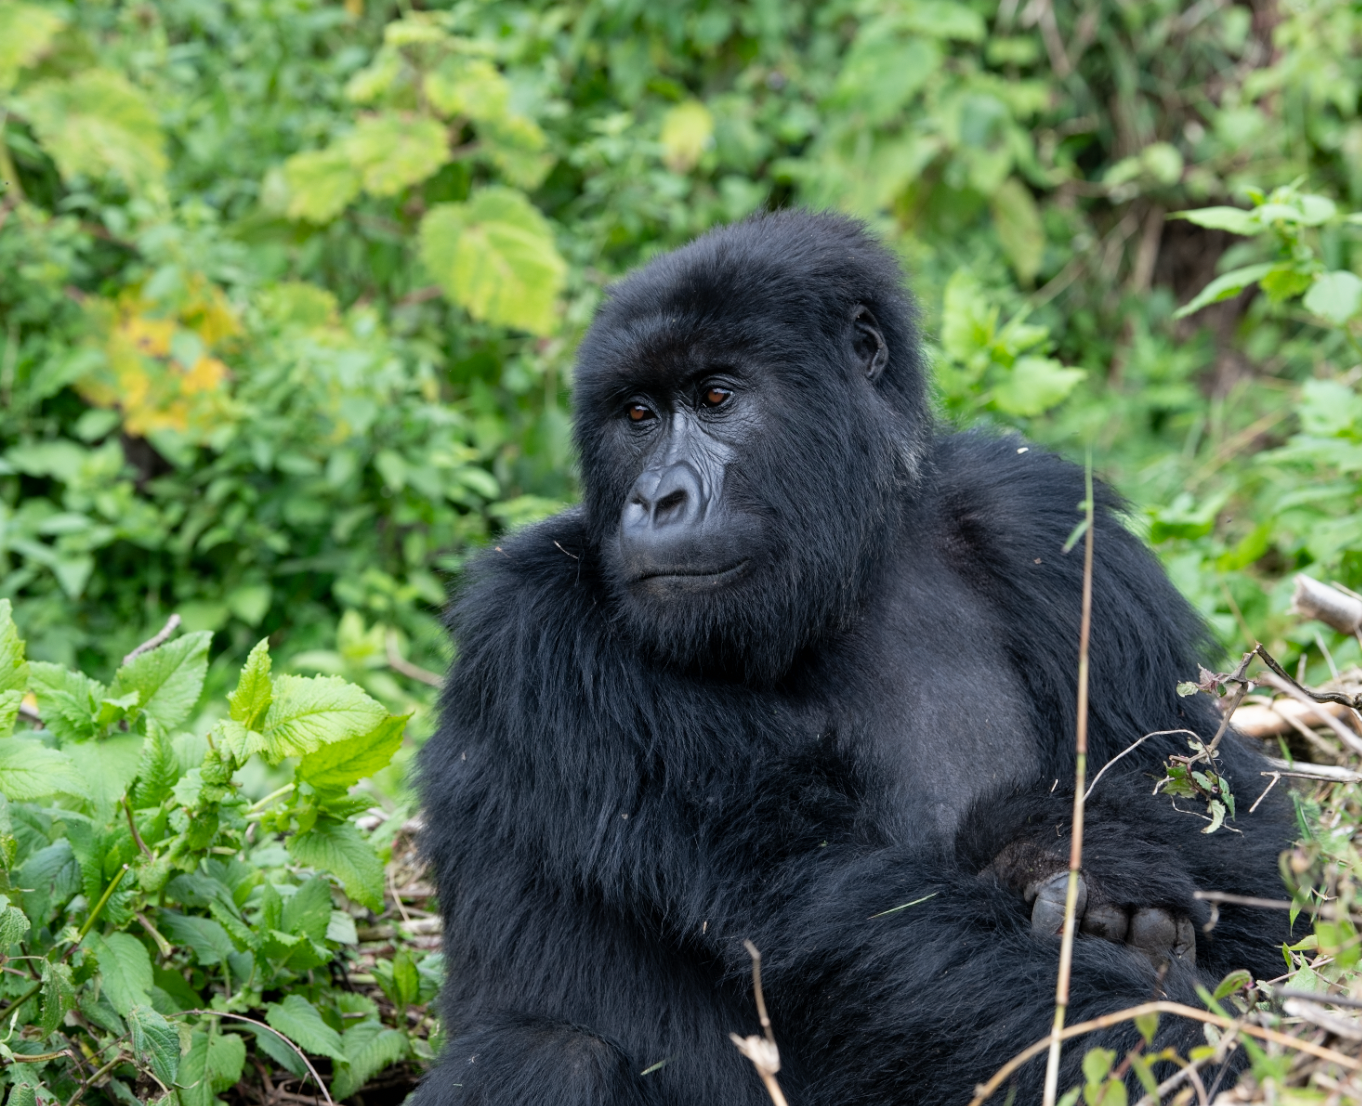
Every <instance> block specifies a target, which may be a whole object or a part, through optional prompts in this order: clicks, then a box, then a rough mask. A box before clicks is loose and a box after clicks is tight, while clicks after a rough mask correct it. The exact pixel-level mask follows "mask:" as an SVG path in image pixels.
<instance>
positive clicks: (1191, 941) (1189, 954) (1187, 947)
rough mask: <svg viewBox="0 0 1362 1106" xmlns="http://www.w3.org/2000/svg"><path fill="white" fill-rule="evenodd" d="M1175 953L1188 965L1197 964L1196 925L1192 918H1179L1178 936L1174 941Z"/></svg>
mask: <svg viewBox="0 0 1362 1106" xmlns="http://www.w3.org/2000/svg"><path fill="white" fill-rule="evenodd" d="M1173 955H1174V956H1176V957H1177V958H1178V959H1179V960H1181V961H1182V962H1183V963H1184V964H1186V965H1187V966H1188V967H1195V966H1196V927H1195V926H1194V925H1192V919H1191V918H1185V917H1184V918H1179V919H1178V932H1177V937H1176V939H1175V940H1174V941H1173Z"/></svg>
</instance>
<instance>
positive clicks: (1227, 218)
mask: <svg viewBox="0 0 1362 1106" xmlns="http://www.w3.org/2000/svg"><path fill="white" fill-rule="evenodd" d="M1169 218H1170V219H1186V220H1187V221H1188V222H1189V223H1195V224H1196V225H1197V226H1199V227H1208V228H1209V229H1211V230H1227V231H1229V232H1230V233H1231V234H1242V235H1246V236H1251V235H1254V234H1257V233H1258V232H1259V231H1260V230H1262V229H1263V226H1262V224H1261V223H1260V222H1259V221H1258V217H1257V215H1256V214H1255V213H1254V212H1252V211H1245V210H1244V209H1243V208H1239V207H1202V208H1197V209H1196V210H1195V211H1175V212H1173V214H1172V215H1170V216H1169Z"/></svg>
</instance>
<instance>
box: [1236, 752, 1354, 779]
mask: <svg viewBox="0 0 1362 1106" xmlns="http://www.w3.org/2000/svg"><path fill="white" fill-rule="evenodd" d="M1263 759H1264V760H1266V761H1267V762H1268V764H1270V765H1272V769H1273V770H1272V771H1271V772H1263V773H1261V775H1264V776H1272V775H1275V774H1277V773H1278V772H1280V773H1281V774H1282V775H1283V776H1291V777H1294V778H1296V779H1302V780H1328V781H1329V782H1330V783H1362V772H1354V771H1353V770H1352V769H1351V768H1340V767H1339V766H1338V765H1336V764H1311V763H1309V762H1308V761H1302V760H1298V761H1296V762H1295V763H1292V762H1290V761H1286V760H1279V759H1278V758H1276V757H1264V758H1263Z"/></svg>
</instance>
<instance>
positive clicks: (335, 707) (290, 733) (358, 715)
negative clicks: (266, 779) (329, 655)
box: [262, 676, 388, 764]
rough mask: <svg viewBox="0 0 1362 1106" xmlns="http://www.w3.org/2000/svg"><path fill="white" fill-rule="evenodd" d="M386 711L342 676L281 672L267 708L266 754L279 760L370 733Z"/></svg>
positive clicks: (265, 728)
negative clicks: (300, 674)
mask: <svg viewBox="0 0 1362 1106" xmlns="http://www.w3.org/2000/svg"><path fill="white" fill-rule="evenodd" d="M387 716H388V712H387V711H386V710H384V709H383V707H382V706H380V705H379V704H378V703H377V702H375V701H374V700H373V699H371V698H370V697H369V696H368V695H366V694H365V693H364V692H363V691H362V690H360V689H359V688H358V687H356V686H355V685H354V684H352V683H347V682H346V681H345V680H343V679H341V678H340V677H339V676H280V677H278V678H277V679H276V680H275V681H274V697H273V700H272V701H271V703H270V706H269V710H268V711H267V712H266V713H265V724H264V729H263V731H262V733H263V735H264V738H265V740H266V742H267V743H268V744H267V748H266V750H265V758H266V759H267V760H269V761H270V762H271V763H273V764H277V763H278V762H279V761H280V760H282V759H283V758H284V757H288V756H302V755H304V754H306V753H310V752H312V751H313V750H315V749H319V748H320V747H321V746H323V745H326V744H329V743H330V742H333V741H343V740H344V739H345V738H347V737H354V736H356V735H358V734H365V733H369V732H370V731H371V730H373V729H374V727H375V726H377V725H378V724H379V723H380V722H381V721H383V719H384V718H386V717H387Z"/></svg>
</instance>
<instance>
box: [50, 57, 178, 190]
mask: <svg viewBox="0 0 1362 1106" xmlns="http://www.w3.org/2000/svg"><path fill="white" fill-rule="evenodd" d="M24 102H25V104H26V105H27V109H28V116H29V119H30V120H31V121H32V123H33V129H34V130H35V131H37V133H38V139H39V141H40V142H42V144H43V146H44V147H46V149H47V152H48V153H50V154H51V155H52V160H54V161H55V162H56V163H57V168H58V169H59V170H61V174H62V176H63V177H68V178H69V177H72V176H76V175H80V174H84V175H86V176H91V177H103V176H115V177H118V178H120V179H121V180H122V181H123V182H124V183H125V184H127V185H128V186H129V187H132V188H138V187H145V186H146V185H148V184H150V183H154V182H156V181H159V180H160V178H161V177H162V175H163V174H164V173H165V170H166V155H165V151H164V150H163V149H162V135H161V125H160V122H159V121H158V119H157V117H156V111H155V108H154V107H153V106H152V103H151V101H150V99H148V97H147V95H146V94H145V93H144V92H143V91H142V90H141V89H139V88H137V87H136V86H135V85H133V84H132V83H131V82H129V81H128V79H127V78H126V77H124V76H123V75H122V74H120V73H115V72H113V71H112V70H108V69H87V70H85V71H84V72H82V73H77V74H76V75H75V76H74V77H72V78H70V79H69V80H51V81H42V82H40V83H38V84H36V85H34V86H33V87H32V88H31V89H29V90H28V91H27V92H26V93H25V95H24Z"/></svg>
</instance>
